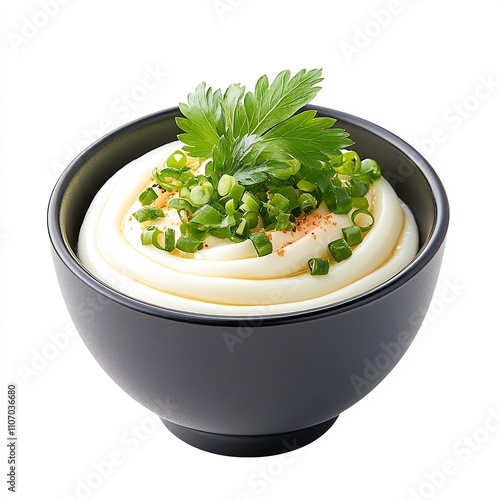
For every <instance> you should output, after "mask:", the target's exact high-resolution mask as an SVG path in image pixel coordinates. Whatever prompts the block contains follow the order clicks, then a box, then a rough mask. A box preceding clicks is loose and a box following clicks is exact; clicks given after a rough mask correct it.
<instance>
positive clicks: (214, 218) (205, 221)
mask: <svg viewBox="0 0 500 500" xmlns="http://www.w3.org/2000/svg"><path fill="white" fill-rule="evenodd" d="M222 218H223V216H222V215H221V213H220V212H219V211H218V210H216V209H215V208H214V207H212V206H211V205H203V206H202V207H201V208H199V209H198V210H197V211H196V212H195V213H194V214H193V218H192V219H191V223H192V224H196V225H197V226H200V228H201V227H203V228H212V227H215V226H219V225H220V223H221V222H222Z"/></svg>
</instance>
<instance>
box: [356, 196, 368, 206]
mask: <svg viewBox="0 0 500 500" xmlns="http://www.w3.org/2000/svg"><path fill="white" fill-rule="evenodd" d="M352 206H353V208H364V209H367V208H368V206H369V204H368V200H367V199H366V198H365V197H364V196H353V198H352Z"/></svg>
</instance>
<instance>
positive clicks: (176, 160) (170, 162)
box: [165, 149, 187, 168]
mask: <svg viewBox="0 0 500 500" xmlns="http://www.w3.org/2000/svg"><path fill="white" fill-rule="evenodd" d="M165 163H166V164H167V167H170V168H182V167H185V166H186V163H187V157H186V155H185V154H184V151H181V150H180V149H178V150H177V151H174V152H173V153H172V154H171V155H170V156H169V157H168V158H167V161H166V162H165Z"/></svg>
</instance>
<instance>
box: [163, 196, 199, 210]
mask: <svg viewBox="0 0 500 500" xmlns="http://www.w3.org/2000/svg"><path fill="white" fill-rule="evenodd" d="M168 208H173V209H174V210H177V211H179V210H186V211H187V212H189V213H192V212H193V205H191V203H189V201H187V200H186V199H185V198H172V199H171V200H170V201H169V202H168Z"/></svg>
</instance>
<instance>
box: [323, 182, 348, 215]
mask: <svg viewBox="0 0 500 500" xmlns="http://www.w3.org/2000/svg"><path fill="white" fill-rule="evenodd" d="M325 201H326V204H327V205H328V208H329V209H330V210H331V211H332V212H334V213H336V214H348V213H349V212H350V211H351V210H352V199H351V197H350V196H349V194H348V193H347V189H346V188H344V187H338V186H333V188H332V191H331V192H330V193H329V195H328V196H327V198H326V199H325Z"/></svg>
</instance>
